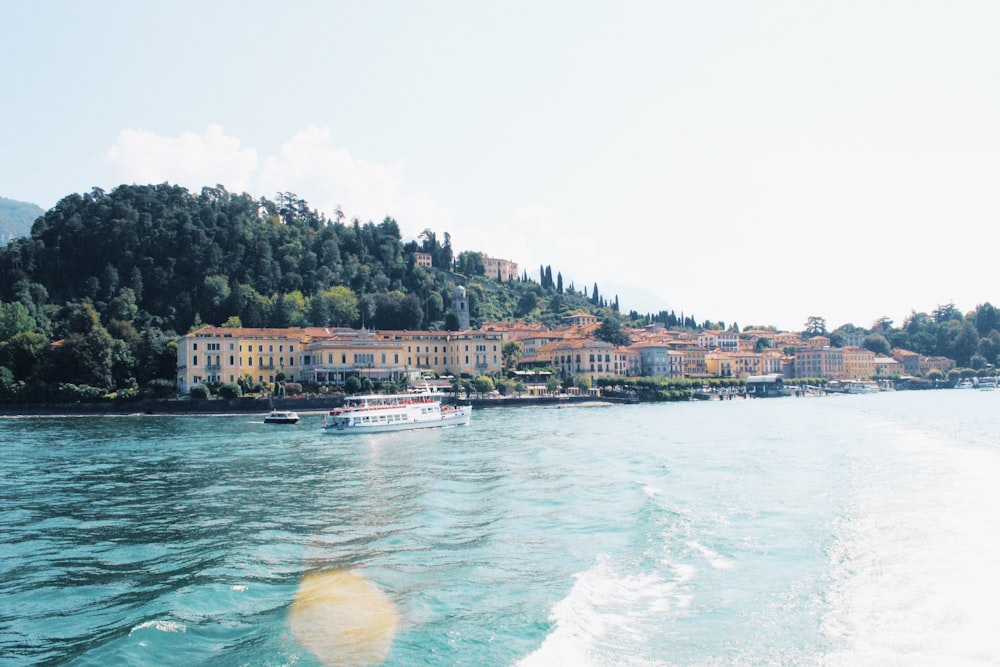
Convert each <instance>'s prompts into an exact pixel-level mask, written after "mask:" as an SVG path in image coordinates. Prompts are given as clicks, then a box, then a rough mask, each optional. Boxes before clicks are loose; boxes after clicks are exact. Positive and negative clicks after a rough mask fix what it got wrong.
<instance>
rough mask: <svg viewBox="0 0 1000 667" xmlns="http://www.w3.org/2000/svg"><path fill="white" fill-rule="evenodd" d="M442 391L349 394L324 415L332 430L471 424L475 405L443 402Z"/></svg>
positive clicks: (374, 430)
mask: <svg viewBox="0 0 1000 667" xmlns="http://www.w3.org/2000/svg"><path fill="white" fill-rule="evenodd" d="M441 400H442V396H441V394H439V393H437V392H434V391H430V390H427V391H422V392H418V393H412V394H366V395H363V396H348V397H347V398H345V399H344V405H343V407H341V408H337V409H336V410H331V411H330V413H329V415H327V416H326V417H324V418H323V428H324V429H325V430H326V431H327V432H328V433H337V434H342V433H384V432H386V431H411V430H415V429H423V428H442V427H445V426H467V425H468V423H469V419H470V418H471V416H472V406H471V405H442V403H441Z"/></svg>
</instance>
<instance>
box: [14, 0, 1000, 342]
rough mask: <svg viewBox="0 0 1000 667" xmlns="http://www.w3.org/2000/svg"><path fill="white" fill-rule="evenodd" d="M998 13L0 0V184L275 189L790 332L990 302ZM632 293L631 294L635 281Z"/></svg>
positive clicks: (52, 199) (911, 1)
mask: <svg viewBox="0 0 1000 667" xmlns="http://www.w3.org/2000/svg"><path fill="white" fill-rule="evenodd" d="M998 19H1000V5H998V4H996V3H994V2H987V1H983V2H962V1H960V0H959V1H957V2H956V1H950V2H944V1H941V2H920V1H919V0H901V1H892V2H873V1H865V2H851V1H838V2H829V1H813V2H811V1H808V0H796V1H794V2H780V1H768V2H723V1H719V2H711V1H710V2H683V3H682V2H669V1H649V2H579V1H575V2H538V1H537V0H533V1H530V2H528V1H524V2H521V1H508V2H492V3H486V2H460V1H457V0H456V1H454V2H422V1H410V2H336V1H327V0H320V1H315V2H304V1H298V2H296V1H290V2H277V1H275V2H254V1H247V0H239V1H231V2H225V1H212V2H193V1H177V0H173V1H171V2H158V3H152V2H132V1H130V0H120V1H115V2H111V1H100V0H90V1H87V2H63V1H59V2H53V1H51V0H4V1H3V2H0V26H3V28H2V30H0V32H2V38H0V81H2V82H3V88H4V93H3V95H2V96H0V195H2V196H5V197H9V198H13V199H19V200H23V201H31V202H34V203H36V204H38V205H40V206H42V207H43V208H49V207H51V206H53V205H54V204H55V203H56V202H57V201H58V200H59V199H60V198H61V197H63V196H65V195H67V194H70V193H74V192H86V191H89V190H90V189H91V188H92V187H95V186H98V187H102V188H104V189H111V188H113V187H115V186H116V185H118V184H120V183H133V182H134V183H150V182H154V183H159V182H163V181H169V182H171V183H177V184H180V185H183V186H185V187H188V188H189V189H191V190H192V192H198V191H200V189H201V187H202V186H204V185H215V184H217V183H218V184H222V185H224V186H225V187H226V188H228V189H229V190H231V191H237V192H240V191H246V192H249V193H251V194H253V195H255V196H266V197H269V198H273V197H274V196H275V194H276V193H277V192H278V191H291V192H295V193H297V194H298V195H299V196H300V197H302V198H304V199H306V200H307V201H309V202H310V204H311V205H312V206H313V207H315V208H317V209H319V210H321V211H323V212H326V213H327V214H329V213H331V212H332V211H333V209H334V208H335V207H336V206H338V205H339V206H341V208H342V209H343V211H344V212H345V213H346V214H347V215H348V216H349V217H355V216H356V217H358V218H360V219H361V220H362V221H366V220H373V221H375V222H378V221H381V220H382V218H384V217H385V216H386V215H391V216H393V217H394V218H395V219H396V220H397V221H398V222H399V224H400V227H401V229H402V230H403V234H404V236H405V237H407V238H413V237H416V236H417V235H418V234H419V233H420V232H421V231H422V230H423V229H425V228H431V229H432V230H434V231H435V232H437V234H438V236H439V238H440V237H442V235H443V233H444V232H449V233H450V234H451V237H452V242H453V246H454V247H455V249H456V251H459V252H460V251H462V250H478V251H483V252H486V253H488V254H490V255H493V256H497V257H504V258H508V259H512V260H514V261H517V262H518V263H519V264H520V265H521V266H522V267H523V268H526V269H527V270H528V271H529V273H536V272H537V269H538V266H539V265H541V264H544V265H550V266H551V267H552V269H553V272H554V273H555V272H561V273H562V275H563V277H564V280H565V282H566V283H567V284H568V283H569V282H570V281H573V282H574V283H575V285H576V286H577V287H578V288H582V287H584V286H587V287H588V289H590V288H591V287H592V285H593V284H594V283H595V282H596V283H597V284H598V286H599V288H600V290H601V293H602V294H603V295H605V296H607V297H608V298H613V295H614V294H616V293H617V294H619V295H620V296H619V298H620V301H621V306H622V308H623V309H624V310H631V309H635V310H638V311H640V312H647V311H658V310H661V309H673V310H676V311H678V313H680V312H681V311H683V312H685V313H686V314H689V315H690V314H693V315H694V316H695V317H697V318H698V320H699V321H701V320H704V319H712V320H724V321H725V322H726V323H732V322H734V321H735V322H737V323H739V324H740V325H741V326H744V327H745V326H747V325H750V324H774V325H777V326H779V327H781V328H785V329H795V330H799V329H801V328H802V327H803V325H804V323H805V321H806V319H807V318H808V317H809V316H810V315H819V316H822V317H825V318H826V320H827V324H828V326H830V328H831V329H832V328H834V327H836V326H838V325H840V324H844V323H847V322H851V323H854V324H858V325H862V326H870V325H871V323H872V322H873V321H874V320H876V319H878V318H879V317H881V316H888V317H890V318H891V319H893V320H894V321H895V322H896V323H897V324H899V323H902V321H903V319H904V318H905V317H906V316H907V315H908V314H909V313H910V311H911V310H917V311H928V312H929V311H930V310H933V309H934V308H935V307H936V306H937V305H939V304H944V303H949V302H954V303H955V304H956V305H957V306H958V307H959V308H960V309H961V310H963V311H967V310H970V309H972V308H974V307H975V306H976V305H978V304H980V303H982V302H984V301H989V300H991V298H992V300H998V299H1000V296H998V295H997V294H996V291H997V287H998V285H997V282H998V281H997V280H996V279H995V277H994V276H995V275H996V272H995V269H994V265H995V263H996V250H995V249H996V247H997V240H998V238H1000V234H998V232H997V227H996V225H995V221H996V220H997V219H998V217H1000V187H998V186H1000V122H998V121H1000V71H998V70H1000V39H997V38H996V36H995V34H994V33H995V30H996V26H997V25H1000V21H998ZM636 288H639V289H636Z"/></svg>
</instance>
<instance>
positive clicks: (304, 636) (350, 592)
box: [288, 570, 399, 666]
mask: <svg viewBox="0 0 1000 667" xmlns="http://www.w3.org/2000/svg"><path fill="white" fill-rule="evenodd" d="M398 624H399V614H398V612H397V611H396V606H395V605H394V604H393V603H392V600H390V599H389V596H388V595H386V594H385V593H384V592H383V591H382V590H381V589H380V588H378V587H377V586H375V584H373V583H371V582H370V581H368V580H367V579H365V578H364V577H363V576H361V575H360V574H358V573H356V572H353V571H351V570H333V571H331V572H317V573H315V574H309V575H306V576H305V577H303V579H302V582H301V583H300V584H299V590H298V591H297V592H296V593H295V599H294V600H293V601H292V607H291V609H290V610H289V612H288V625H289V627H290V628H291V630H292V634H294V635H295V638H296V639H297V640H298V641H299V642H300V643H301V644H302V645H303V646H305V647H306V648H307V649H309V650H310V651H311V652H312V653H313V655H315V656H316V657H317V658H319V660H320V661H321V662H322V663H323V664H325V665H352V666H354V665H357V666H360V665H377V664H380V663H382V662H384V661H385V659H386V656H388V655H389V648H390V647H391V646H392V640H393V638H394V637H395V636H396V627H397V625H398Z"/></svg>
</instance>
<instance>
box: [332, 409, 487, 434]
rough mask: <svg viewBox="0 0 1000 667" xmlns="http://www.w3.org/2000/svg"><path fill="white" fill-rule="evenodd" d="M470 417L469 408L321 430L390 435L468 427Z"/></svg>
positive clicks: (333, 432)
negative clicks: (411, 418)
mask: <svg viewBox="0 0 1000 667" xmlns="http://www.w3.org/2000/svg"><path fill="white" fill-rule="evenodd" d="M471 416H472V407H471V406H461V407H457V408H453V409H452V410H450V411H449V412H448V413H442V414H440V415H435V416H434V418H433V419H418V420H413V421H405V422H394V423H385V424H383V423H368V424H346V425H345V424H332V423H330V424H324V426H323V430H324V431H325V432H326V433H329V434H332V435H349V434H359V433H392V432H396V431H417V430H421V429H428V428H446V427H449V426H468V424H469V419H470V418H471Z"/></svg>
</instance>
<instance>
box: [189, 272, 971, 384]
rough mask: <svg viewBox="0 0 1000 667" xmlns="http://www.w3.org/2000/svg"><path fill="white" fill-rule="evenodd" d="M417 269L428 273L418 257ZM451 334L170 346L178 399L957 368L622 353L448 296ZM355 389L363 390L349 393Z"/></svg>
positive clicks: (692, 338)
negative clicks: (215, 392) (482, 311)
mask: <svg viewBox="0 0 1000 667" xmlns="http://www.w3.org/2000/svg"><path fill="white" fill-rule="evenodd" d="M421 254H422V253H418V258H417V259H418V262H429V258H426V257H420V256H419V255H421ZM486 260H487V261H489V262H491V265H490V266H489V268H488V270H489V271H490V272H491V274H492V275H498V274H499V275H501V276H503V275H507V276H509V277H516V276H517V265H516V264H515V263H514V262H511V261H509V260H497V259H494V258H488V257H487V258H486ZM451 311H452V312H453V313H454V314H455V316H456V319H457V321H458V323H459V328H458V330H456V331H407V330H401V331H400V330H372V329H351V328H327V327H289V328H247V327H218V326H203V327H201V328H199V329H197V330H196V331H193V332H191V333H189V334H187V335H186V336H183V337H181V338H180V339H179V340H178V343H177V389H178V392H179V393H181V394H190V393H191V392H192V390H194V388H195V387H197V386H199V385H202V384H209V385H215V386H218V385H220V384H227V383H228V384H233V383H238V382H241V381H243V382H244V383H245V384H247V385H248V386H249V385H256V386H257V387H259V388H263V389H264V390H265V391H270V390H272V389H274V388H276V387H277V385H278V384H279V383H282V384H283V385H284V386H290V387H292V388H293V389H292V392H291V393H295V392H296V391H301V387H302V386H303V385H305V386H314V387H327V388H329V387H336V388H342V387H345V386H350V384H351V381H352V378H356V379H357V380H355V382H356V383H357V382H358V380H361V381H363V382H367V383H369V385H368V386H375V385H379V384H384V383H391V384H392V385H400V384H401V385H408V384H409V385H412V384H414V383H417V382H419V381H421V380H424V379H428V378H469V379H471V378H477V377H487V378H498V379H499V378H500V377H502V376H504V375H506V376H508V377H511V378H514V379H515V383H516V385H517V389H516V391H517V393H518V394H525V395H528V396H538V395H543V394H549V393H552V392H553V391H557V390H562V389H569V390H570V391H572V392H573V393H579V392H584V393H588V394H591V395H593V394H596V393H599V390H598V389H596V385H598V383H603V384H607V382H608V380H609V379H610V380H615V379H623V380H624V379H629V378H639V377H652V378H663V379H665V380H676V379H682V378H683V379H689V380H704V381H710V380H734V381H744V382H745V381H746V380H748V379H750V378H761V377H769V378H784V379H788V380H807V379H808V380H815V381H818V382H823V383H824V384H825V383H827V382H833V383H838V382H845V381H846V382H865V383H867V384H868V386H873V387H878V386H882V387H891V386H893V383H894V382H895V381H898V380H900V379H908V378H928V377H932V378H942V377H946V376H947V374H948V373H949V371H951V370H953V369H954V368H955V366H956V364H955V361H954V360H952V359H948V358H945V357H934V356H927V355H922V354H918V353H915V352H911V351H909V350H905V349H899V348H896V349H892V350H891V354H890V355H884V354H883V355H879V354H876V353H875V352H873V351H872V350H869V349H866V348H865V347H863V345H862V344H863V339H864V334H863V333H857V334H853V335H851V334H841V335H840V342H841V343H842V344H841V345H839V346H834V345H832V344H831V338H830V337H829V336H826V335H812V336H808V337H804V336H803V334H802V333H797V332H777V331H773V330H765V329H747V330H744V331H724V330H712V329H705V330H702V331H700V332H697V333H691V332H688V331H678V330H672V329H668V328H666V327H664V326H663V325H662V324H660V323H653V324H650V325H648V326H645V327H642V328H626V329H623V331H622V334H623V339H624V340H627V341H628V344H614V343H612V342H608V341H607V340H601V339H600V338H599V337H598V333H599V331H600V329H601V327H602V322H601V320H600V319H599V318H598V317H597V316H595V315H593V314H590V313H586V312H576V313H572V314H569V315H567V316H566V317H565V318H564V322H563V325H562V326H559V327H556V328H551V327H547V326H545V325H543V324H538V323H525V322H489V323H484V324H483V325H482V326H481V327H480V328H478V329H472V328H470V326H469V304H468V295H467V294H466V291H465V288H463V287H457V288H456V289H455V292H454V295H453V298H452V303H451ZM355 386H356V387H357V386H360V385H357V384H356V385H355Z"/></svg>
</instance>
